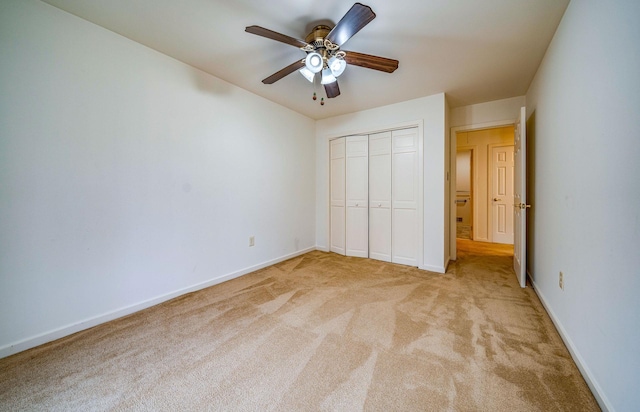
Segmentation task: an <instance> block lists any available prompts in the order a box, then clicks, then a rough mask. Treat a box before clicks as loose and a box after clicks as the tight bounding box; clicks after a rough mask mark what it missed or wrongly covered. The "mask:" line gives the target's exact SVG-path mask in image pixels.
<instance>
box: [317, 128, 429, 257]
mask: <svg viewBox="0 0 640 412" xmlns="http://www.w3.org/2000/svg"><path fill="white" fill-rule="evenodd" d="M412 127H417V128H418V179H419V193H418V219H417V220H418V223H417V224H418V245H417V248H418V268H420V269H425V268H424V196H425V194H424V124H423V120H415V121H409V122H403V123H396V124H391V125H388V126H384V127H377V128H363V129H361V130H353V131H350V132H349V133H339V134H334V135H329V136H326V140H325V142H326V148H327V151H328V154H329V156H327V157H328V159H327V165H330V162H331V155H330V153H331V141H333V140H335V139H339V138H341V137H345V136H351V135H370V134H376V133H381V132H387V131H393V130H401V129H409V128H412ZM330 170H331V168H330V167H329V168H328V170H327V172H326V174H325V179H326V182H327V188H326V190H327V194H328V195H329V196H328V202H327V204H326V209H325V210H326V211H327V215H326V239H327V242H328V243H329V244H330V242H331V221H330V218H331V201H330V199H331V196H330V191H331V172H330ZM327 249H328V248H327Z"/></svg>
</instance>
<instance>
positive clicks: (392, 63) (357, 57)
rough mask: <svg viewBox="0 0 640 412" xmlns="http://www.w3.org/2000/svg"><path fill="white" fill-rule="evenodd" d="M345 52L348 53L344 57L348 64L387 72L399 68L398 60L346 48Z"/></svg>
mask: <svg viewBox="0 0 640 412" xmlns="http://www.w3.org/2000/svg"><path fill="white" fill-rule="evenodd" d="M344 52H345V53H346V56H344V59H345V60H346V62H347V64H353V65H355V66H360V67H366V68H367V69H373V70H380V71H382V72H387V73H393V72H394V71H396V69H397V68H398V63H399V62H398V61H397V60H393V59H387V58H386V57H380V56H372V55H370V54H363V53H356V52H352V51H346V50H344Z"/></svg>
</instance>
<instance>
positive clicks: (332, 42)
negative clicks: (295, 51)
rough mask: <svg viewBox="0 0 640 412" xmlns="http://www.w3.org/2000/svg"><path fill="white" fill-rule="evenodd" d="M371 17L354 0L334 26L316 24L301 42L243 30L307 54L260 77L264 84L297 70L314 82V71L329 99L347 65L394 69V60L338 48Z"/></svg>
mask: <svg viewBox="0 0 640 412" xmlns="http://www.w3.org/2000/svg"><path fill="white" fill-rule="evenodd" d="M375 17H376V15H375V13H374V12H373V10H371V7H369V6H365V5H364V4H361V3H355V4H354V5H353V6H352V7H351V9H349V11H347V13H346V14H345V15H344V16H343V17H342V19H340V21H339V22H338V24H336V25H335V27H333V28H331V27H329V26H326V25H318V26H316V27H314V28H313V30H312V31H311V33H309V34H308V35H307V36H306V37H305V40H304V41H303V40H299V39H296V38H293V37H290V36H287V35H285V34H281V33H278V32H275V31H273V30H269V29H265V28H264V27H260V26H248V27H246V28H245V31H246V32H247V33H251V34H255V35H258V36H262V37H266V38H268V39H272V40H276V41H279V42H281V43H286V44H289V45H291V46H295V47H298V48H299V49H301V50H302V51H304V52H305V53H307V55H306V57H305V58H304V60H298V61H295V62H293V63H292V64H290V65H289V66H286V67H285V68H283V69H281V70H279V71H278V72H276V73H274V74H272V75H271V76H269V77H267V78H265V79H264V80H262V82H263V83H264V84H272V83H275V82H276V81H278V80H280V79H282V78H283V77H285V76H287V75H289V74H291V73H293V72H295V71H299V72H300V74H302V75H303V76H304V77H305V78H306V79H307V80H308V81H309V82H311V83H314V82H315V79H316V77H317V74H318V73H321V75H320V84H322V85H324V89H325V93H326V95H327V98H330V99H331V98H334V97H337V96H339V95H340V88H339V87H338V82H337V78H338V77H339V76H340V75H342V74H343V73H344V71H345V69H346V67H347V64H349V65H354V66H360V67H365V68H368V69H373V70H379V71H382V72H386V73H393V72H394V71H395V70H396V69H397V68H398V61H397V60H393V59H387V58H385V57H379V56H372V55H368V54H363V53H356V52H349V51H345V50H340V47H342V45H343V44H344V43H345V42H346V41H347V40H349V39H350V38H351V37H352V36H353V35H355V34H356V33H357V32H359V31H360V30H361V29H362V28H363V27H364V26H366V25H367V24H369V23H370V22H371V21H372V20H373V19H374V18H375ZM314 95H315V92H314ZM314 100H315V99H314ZM321 104H322V105H324V98H322V99H321Z"/></svg>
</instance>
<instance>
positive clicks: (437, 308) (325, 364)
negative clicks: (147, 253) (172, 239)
mask: <svg viewBox="0 0 640 412" xmlns="http://www.w3.org/2000/svg"><path fill="white" fill-rule="evenodd" d="M458 245H459V246H458V247H459V259H458V261H457V262H455V263H453V264H452V265H451V266H450V268H449V271H448V272H447V274H445V275H440V274H435V273H431V272H426V271H422V270H418V269H416V268H410V267H406V266H401V265H394V264H390V263H384V262H379V261H375V260H369V259H360V258H350V257H344V256H339V255H336V254H333V253H323V252H311V253H307V254H305V255H302V256H299V257H296V258H294V259H290V260H287V261H285V262H282V263H280V264H277V265H274V266H270V267H268V268H265V269H262V270H259V271H257V272H254V273H251V274H248V275H245V276H242V277H240V278H237V279H234V280H231V281H228V282H225V283H222V284H220V285H216V286H213V287H210V288H207V289H204V290H201V291H198V292H195V293H190V294H187V295H184V296H181V297H179V298H176V299H173V300H171V301H168V302H165V303H163V304H160V305H157V306H154V307H152V308H149V309H147V310H144V311H141V312H138V313H135V314H133V315H130V316H127V317H124V318H121V319H118V320H115V321H112V322H109V323H106V324H103V325H100V326H97V327H94V328H92V329H89V330H86V331H83V332H79V333H76V334H74V335H71V336H68V337H66V338H63V339H60V340H57V341H55V342H51V343H49V344H46V345H43V346H40V347H37V348H34V349H30V350H28V351H25V352H22V353H19V354H16V355H13V356H11V357H8V358H5V359H0V410H9V411H14V410H60V411H69V410H81V411H88V410H142V411H152V410H153V411H156V410H163V411H175V410H224V411H270V410H273V411H302V410H304V411H307V410H332V411H333V410H338V411H359V410H367V411H369V410H371V411H374V410H375V411H446V410H450V411H592V410H599V408H598V405H597V403H596V402H595V399H594V398H593V396H592V394H591V392H590V391H589V388H588V387H587V385H586V383H585V381H584V380H583V378H582V376H581V375H580V373H579V371H578V369H577V367H576V365H575V363H574V362H573V361H572V359H571V357H570V355H569V353H568V351H567V349H566V347H565V346H564V344H563V342H562V340H561V338H560V336H559V335H558V333H557V332H556V330H555V328H554V326H553V324H552V322H551V320H550V319H549V316H548V315H547V313H546V312H545V310H544V308H543V307H542V305H541V304H540V301H539V300H538V298H537V296H536V294H535V293H534V291H533V290H532V289H531V288H530V287H527V288H525V289H521V288H520V287H519V286H518V284H517V281H516V278H515V275H514V274H513V271H512V269H511V260H512V253H513V252H512V250H513V249H512V247H510V246H504V245H490V244H482V243H476V242H472V241H465V240H459V241H458Z"/></svg>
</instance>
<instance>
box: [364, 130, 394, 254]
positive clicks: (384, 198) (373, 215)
mask: <svg viewBox="0 0 640 412" xmlns="http://www.w3.org/2000/svg"><path fill="white" fill-rule="evenodd" d="M391 233H392V232H391V132H383V133H376V134H372V135H370V136H369V257H371V258H372V259H377V260H382V261H385V262H391Z"/></svg>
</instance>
